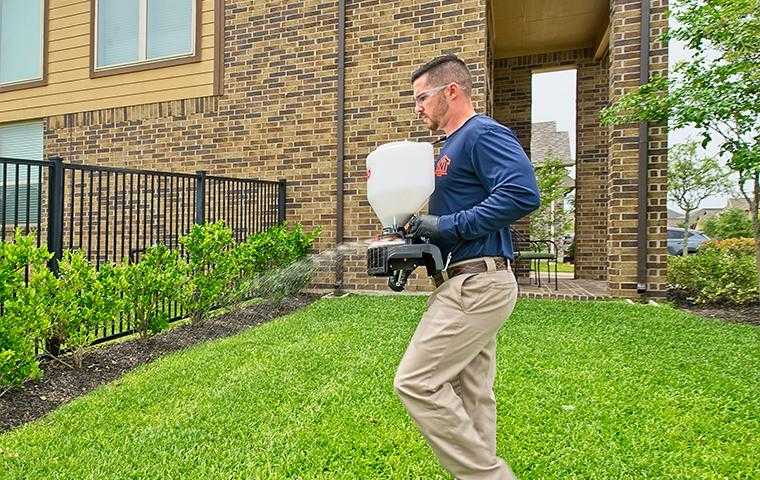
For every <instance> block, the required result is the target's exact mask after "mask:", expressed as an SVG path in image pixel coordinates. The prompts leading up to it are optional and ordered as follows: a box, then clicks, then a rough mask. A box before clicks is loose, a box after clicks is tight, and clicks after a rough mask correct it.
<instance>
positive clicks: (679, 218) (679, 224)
mask: <svg viewBox="0 0 760 480" xmlns="http://www.w3.org/2000/svg"><path fill="white" fill-rule="evenodd" d="M685 218H686V217H685V216H684V214H683V213H681V212H678V211H676V210H673V209H671V208H669V209H668V227H676V228H683V221H684V219H685Z"/></svg>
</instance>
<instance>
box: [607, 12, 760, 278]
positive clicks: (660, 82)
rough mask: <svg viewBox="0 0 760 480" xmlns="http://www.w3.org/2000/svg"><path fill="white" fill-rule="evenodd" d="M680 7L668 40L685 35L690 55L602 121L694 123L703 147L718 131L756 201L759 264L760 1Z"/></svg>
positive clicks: (611, 109)
mask: <svg viewBox="0 0 760 480" xmlns="http://www.w3.org/2000/svg"><path fill="white" fill-rule="evenodd" d="M673 10H674V13H673V15H674V16H675V18H676V20H677V21H678V24H679V26H677V27H676V28H674V29H672V30H670V31H669V32H668V33H666V34H665V41H667V40H669V39H676V40H681V41H683V42H685V44H686V46H687V47H688V48H689V49H690V51H691V57H690V58H689V59H688V60H686V61H683V62H680V63H678V64H677V65H676V66H675V67H674V69H673V71H672V72H671V74H670V75H669V76H668V77H665V76H661V75H657V76H653V78H652V79H650V81H649V82H648V83H646V84H644V85H642V86H641V87H639V88H637V89H635V90H633V91H632V92H630V93H628V94H626V95H624V96H623V97H621V98H620V99H619V100H618V101H617V102H616V103H615V104H614V105H611V106H610V107H608V108H607V109H605V111H603V113H602V121H603V123H605V124H607V125H611V124H615V125H620V124H627V123H631V122H645V121H652V122H669V125H670V127H672V128H681V127H686V126H692V127H696V128H697V129H699V130H700V131H701V132H702V145H703V146H706V145H707V144H708V143H710V142H711V141H712V139H713V138H715V139H716V140H717V141H718V142H719V144H720V153H721V154H724V153H725V154H727V155H728V156H729V158H728V162H727V165H728V167H729V168H730V169H731V170H733V171H735V172H737V173H738V174H739V190H740V191H741V192H742V195H743V196H744V198H746V199H747V202H749V205H750V218H751V219H752V230H753V236H754V238H755V254H756V255H755V257H756V263H757V267H758V269H759V270H760V213H759V211H758V203H760V87H759V86H760V14H759V13H758V12H760V0H678V1H677V2H676V5H675V6H674V9H673ZM758 283H759V284H760V280H758Z"/></svg>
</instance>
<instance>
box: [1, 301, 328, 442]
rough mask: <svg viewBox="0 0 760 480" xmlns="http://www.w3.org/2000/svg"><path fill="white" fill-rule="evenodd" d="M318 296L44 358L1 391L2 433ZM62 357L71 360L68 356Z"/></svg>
mask: <svg viewBox="0 0 760 480" xmlns="http://www.w3.org/2000/svg"><path fill="white" fill-rule="evenodd" d="M317 298H319V296H317V295H312V294H301V295H299V296H297V297H292V298H287V299H285V301H284V302H283V303H282V304H281V305H279V306H273V305H269V304H258V305H254V306H252V307H248V308H245V309H243V310H241V311H239V312H234V313H229V314H226V315H221V316H219V317H216V318H212V319H208V320H205V321H203V322H200V323H198V324H188V325H182V326H180V327H177V328H174V329H171V330H168V331H166V332H162V333H160V334H158V335H154V336H151V337H147V338H142V339H135V340H131V341H126V342H124V343H118V344H113V345H109V346H103V347H101V348H95V349H93V350H92V351H90V352H88V353H87V354H85V356H84V359H83V362H82V368H79V369H74V370H72V369H70V368H68V367H67V366H65V365H62V364H61V363H60V362H57V361H54V360H43V361H41V364H40V368H41V369H42V371H43V376H42V378H41V379H40V380H37V381H30V382H26V383H24V384H23V385H21V386H19V387H15V388H14V389H12V390H9V391H8V392H6V393H5V394H4V395H3V396H0V433H2V432H5V431H7V430H10V429H12V428H15V427H18V426H20V425H23V424H25V423H27V422H30V421H32V420H35V419H37V418H40V417H42V416H43V415H45V414H47V413H48V412H50V411H52V410H54V409H56V408H57V407H59V406H61V405H62V404H64V403H66V402H69V401H71V400H73V399H75V398H77V397H79V396H82V395H84V394H86V393H88V392H90V391H92V390H94V389H95V388H96V387H98V386H100V385H102V384H105V383H108V382H111V381H113V380H115V379H117V378H119V377H120V376H122V375H124V374H125V373H127V372H129V371H130V370H132V369H134V368H135V367H137V366H139V365H143V364H145V363H148V362H151V361H153V360H155V359H157V358H160V357H162V356H164V355H166V354H168V353H171V352H176V351H178V350H182V349H184V348H187V347H190V346H192V345H195V344H198V343H201V342H205V341H208V340H213V339H216V338H222V337H228V336H231V335H234V334H236V333H239V332H241V331H242V330H245V329H246V328H249V327H251V326H254V325H259V324H261V323H265V322H267V321H269V320H272V319H275V318H277V317H280V316H282V315H285V314H288V313H291V312H293V311H295V310H297V309H299V308H302V307H305V306H306V305H308V304H310V303H311V302H313V301H314V300H316V299H317ZM62 360H64V361H66V362H67V363H71V361H70V360H69V359H67V358H66V357H63V358H62Z"/></svg>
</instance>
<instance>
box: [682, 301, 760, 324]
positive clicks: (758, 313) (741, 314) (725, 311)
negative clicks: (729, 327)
mask: <svg viewBox="0 0 760 480" xmlns="http://www.w3.org/2000/svg"><path fill="white" fill-rule="evenodd" d="M687 310H688V311H690V312H691V313H695V314H697V315H699V316H702V317H707V318H716V319H719V320H725V321H728V322H735V323H748V324H750V325H758V326H760V305H748V306H746V307H713V306H711V307H689V308H687Z"/></svg>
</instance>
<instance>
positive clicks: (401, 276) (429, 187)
mask: <svg viewBox="0 0 760 480" xmlns="http://www.w3.org/2000/svg"><path fill="white" fill-rule="evenodd" d="M433 166H434V157H433V145H432V144H430V143H423V142H408V141H404V142H392V143H386V144H384V145H381V146H380V147H378V148H377V149H376V150H375V151H373V152H372V153H370V154H369V155H368V156H367V200H368V201H369V204H370V206H371V207H372V210H374V212H375V214H376V215H377V217H378V218H379V219H380V223H382V225H383V231H382V233H381V234H380V235H378V236H377V237H376V238H375V240H374V241H373V242H372V243H371V244H370V245H369V247H368V248H367V274H368V275H371V276H374V277H389V278H388V286H389V287H390V289H391V290H393V291H395V292H400V291H402V290H404V287H405V286H406V282H407V280H408V279H409V276H410V275H411V273H412V272H413V271H414V270H416V269H417V267H425V268H426V270H427V274H428V275H429V276H432V275H435V274H436V273H438V272H439V271H441V270H442V269H443V260H442V258H441V251H440V250H439V249H438V247H436V246H435V245H433V244H431V243H428V242H427V241H425V240H414V239H412V238H410V237H408V236H407V235H406V231H405V229H404V226H405V225H406V223H407V222H408V221H409V220H410V219H411V218H412V217H413V216H414V214H415V213H417V212H418V211H419V209H420V208H422V206H423V205H424V204H425V202H426V201H427V200H428V198H429V197H430V195H431V194H432V193H433V190H434V189H435V173H434V171H433Z"/></svg>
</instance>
